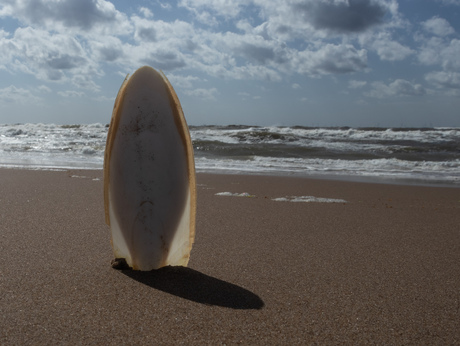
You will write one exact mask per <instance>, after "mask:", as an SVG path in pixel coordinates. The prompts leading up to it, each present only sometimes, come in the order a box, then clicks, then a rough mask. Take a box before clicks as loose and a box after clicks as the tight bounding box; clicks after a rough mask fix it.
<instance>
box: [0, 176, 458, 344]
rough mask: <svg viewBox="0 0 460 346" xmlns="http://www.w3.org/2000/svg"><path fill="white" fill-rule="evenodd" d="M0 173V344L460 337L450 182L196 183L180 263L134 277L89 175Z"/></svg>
mask: <svg viewBox="0 0 460 346" xmlns="http://www.w3.org/2000/svg"><path fill="white" fill-rule="evenodd" d="M0 177H1V179H0V191H1V194H0V227H1V229H0V292H1V295H0V344H1V345H18V344H34V345H38V344H47V345H49V344H85V345H87V344H104V345H120V344H187V345H191V344H196V345H203V344H214V345H215V344H236V343H242V344H261V345H262V344H263V345H267V344H270V345H272V344H278V345H279V344H312V343H318V344H339V343H340V344H342V343H347V344H351V343H353V344H366V343H377V344H414V345H421V344H430V345H434V344H438V345H446V344H460V266H459V263H460V189H458V188H444V187H421V186H398V185H383V184H369V183H356V182H341V181H327V180H317V179H305V178H290V177H268V176H243V175H211V174H199V175H198V204H197V206H198V214H197V237H196V242H195V245H194V248H193V250H192V255H191V260H190V263H189V268H165V269H162V270H159V271H157V272H133V271H119V270H115V269H112V268H111V266H110V261H111V259H112V250H111V245H110V233H109V228H108V226H106V225H105V223H104V212H103V181H102V171H69V172H49V171H48V172H45V171H27V170H10V169H0ZM220 192H231V193H234V194H242V193H247V195H250V196H253V197H248V196H243V197H237V196H218V195H216V194H217V193H220ZM289 196H314V197H320V198H327V199H333V200H345V201H346V203H345V202H343V201H341V202H340V201H336V202H333V201H330V202H331V203H326V202H325V201H324V200H320V201H322V202H319V201H316V202H289V201H282V200H281V201H274V200H273V199H275V198H286V197H289ZM286 199H287V200H289V199H291V200H292V199H293V198H291V197H289V198H286Z"/></svg>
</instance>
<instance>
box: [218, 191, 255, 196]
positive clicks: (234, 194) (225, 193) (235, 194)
mask: <svg viewBox="0 0 460 346" xmlns="http://www.w3.org/2000/svg"><path fill="white" fill-rule="evenodd" d="M216 196H230V197H255V195H251V194H250V193H248V192H242V193H233V192H218V193H216Z"/></svg>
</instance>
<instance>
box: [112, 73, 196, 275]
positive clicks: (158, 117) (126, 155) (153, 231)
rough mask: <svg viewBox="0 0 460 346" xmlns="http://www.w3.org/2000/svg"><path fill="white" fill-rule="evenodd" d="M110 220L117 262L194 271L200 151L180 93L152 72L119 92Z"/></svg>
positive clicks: (129, 80)
mask: <svg viewBox="0 0 460 346" xmlns="http://www.w3.org/2000/svg"><path fill="white" fill-rule="evenodd" d="M104 204H105V219H106V223H107V224H108V225H109V226H110V230H111V233H112V247H113V252H114V255H115V258H116V259H117V261H122V262H124V261H126V264H127V265H128V266H129V267H131V268H133V269H135V270H152V269H158V268H161V267H164V266H168V265H172V266H187V264H188V261H189V257H190V251H191V249H192V244H193V241H194V238H195V212H196V184H195V164H194V159H193V147H192V142H191V139H190V134H189V130H188V126H187V123H186V121H185V118H184V114H183V112H182V107H181V105H180V103H179V99H178V98H177V95H176V93H175V91H174V89H173V87H172V86H171V84H170V83H169V81H168V79H167V78H166V76H165V75H164V74H162V73H159V72H157V71H156V70H154V69H153V68H151V67H148V66H144V67H141V68H140V69H138V70H137V71H136V72H135V73H134V74H133V75H132V76H131V77H130V78H128V77H127V78H126V79H125V81H124V82H123V84H122V85H121V88H120V90H119V92H118V95H117V98H116V100H115V105H114V109H113V114H112V120H111V122H110V127H109V132H108V136H107V144H106V149H105V156H104Z"/></svg>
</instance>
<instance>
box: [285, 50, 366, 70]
mask: <svg viewBox="0 0 460 346" xmlns="http://www.w3.org/2000/svg"><path fill="white" fill-rule="evenodd" d="M292 59H293V63H294V66H293V68H292V69H291V70H293V71H298V72H300V73H304V74H307V75H321V74H344V73H352V72H356V71H361V70H363V69H365V68H366V67H367V51H366V50H365V49H361V50H357V49H356V48H355V47H354V46H352V45H350V44H340V45H333V44H326V45H324V46H322V47H321V48H319V49H318V50H316V51H311V50H305V51H303V52H298V53H297V54H294V56H293V57H292Z"/></svg>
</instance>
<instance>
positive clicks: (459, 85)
mask: <svg viewBox="0 0 460 346" xmlns="http://www.w3.org/2000/svg"><path fill="white" fill-rule="evenodd" d="M425 79H426V80H427V81H428V82H430V83H433V84H435V85H436V86H437V87H438V88H448V89H460V73H458V72H444V71H437V72H430V73H428V74H427V75H426V76H425Z"/></svg>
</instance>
